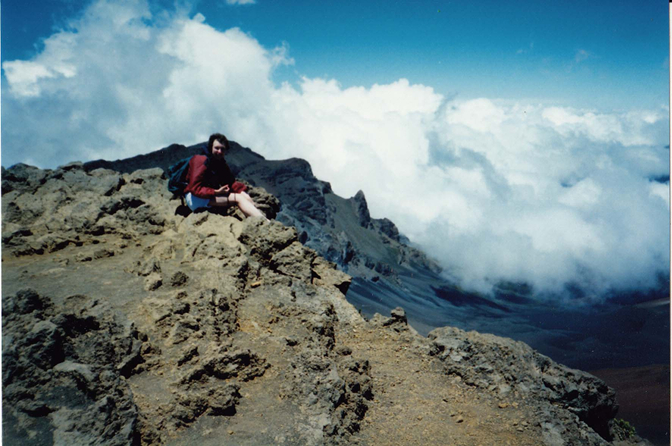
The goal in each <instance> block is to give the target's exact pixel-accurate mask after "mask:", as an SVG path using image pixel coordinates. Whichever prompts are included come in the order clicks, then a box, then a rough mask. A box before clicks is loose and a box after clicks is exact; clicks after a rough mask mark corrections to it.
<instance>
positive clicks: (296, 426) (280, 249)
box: [2, 163, 640, 445]
mask: <svg viewBox="0 0 672 446" xmlns="http://www.w3.org/2000/svg"><path fill="white" fill-rule="evenodd" d="M162 175H163V172H162V170H161V169H150V170H140V171H134V172H132V173H120V172H118V171H112V170H106V169H100V168H99V169H92V170H87V169H85V168H84V166H83V165H82V164H80V163H73V164H70V165H67V166H63V167H61V168H59V169H56V170H53V171H51V170H40V169H36V168H32V167H29V166H25V165H18V166H14V167H12V168H10V169H7V170H5V169H3V172H2V177H3V182H2V192H3V195H2V219H3V233H2V241H3V251H2V258H3V303H2V305H3V313H4V315H5V317H3V321H2V323H3V413H4V416H5V419H4V420H3V424H4V425H5V426H7V427H6V428H5V429H4V430H3V437H4V438H3V440H4V441H5V443H6V444H16V443H18V442H21V443H22V444H69V445H73V444H100V442H101V441H102V442H104V443H106V444H175V445H177V444H194V443H196V442H197V443H199V444H204V445H207V444H222V443H233V444H316V445H317V444H357V443H359V444H413V443H416V444H421V443H422V444H445V443H450V444H462V445H472V444H473V445H476V444H492V443H496V444H521V445H525V444H528V445H536V444H540V441H541V442H543V444H548V445H562V444H567V445H572V444H576V445H579V444H581V445H583V444H594V445H602V444H636V443H637V442H639V441H640V440H638V439H637V438H630V439H626V438H625V437H626V436H627V433H625V432H623V431H622V429H620V428H619V426H617V425H616V424H614V422H613V417H614V415H615V414H616V411H617V403H616V399H615V395H614V392H613V391H612V390H611V389H609V388H608V387H606V385H604V383H603V382H602V381H600V380H599V379H597V378H595V377H593V376H591V375H589V374H587V373H583V372H580V371H577V370H572V369H568V368H566V367H563V366H561V365H558V364H556V363H554V362H553V361H551V360H550V359H549V358H547V357H545V356H543V355H541V354H539V353H537V352H535V351H533V350H532V349H531V348H529V347H528V346H527V345H525V344H523V343H520V342H515V341H512V340H510V339H506V338H499V337H496V336H491V335H481V334H479V333H476V332H464V331H462V330H459V329H456V328H450V327H446V328H441V329H437V330H434V331H433V332H431V333H430V335H429V337H423V336H421V335H419V334H418V333H417V332H416V331H415V330H414V329H413V328H412V327H411V326H410V325H408V321H407V317H406V314H405V312H404V311H403V310H402V309H395V310H394V311H393V312H392V314H391V317H389V318H387V317H383V316H381V315H376V316H374V317H373V318H372V319H371V320H370V321H367V320H366V319H365V318H363V317H362V316H361V315H360V314H359V313H358V312H357V311H356V310H355V308H354V307H353V306H352V305H351V304H349V303H348V302H347V301H346V299H345V293H346V292H348V288H349V286H350V284H351V278H350V277H349V276H348V275H346V274H344V273H342V272H340V271H338V270H337V269H336V268H335V265H334V264H333V263H331V262H329V261H328V260H326V259H324V258H323V257H321V256H320V255H318V253H317V252H316V251H315V250H313V249H311V248H310V247H307V246H305V244H303V243H302V242H301V238H302V237H301V233H300V232H298V231H297V230H295V229H294V228H292V227H288V226H285V225H283V224H282V223H280V222H277V221H272V222H262V221H260V220H256V219H248V220H243V219H242V216H241V215H240V214H239V213H238V212H231V213H229V215H218V214H213V213H196V214H190V215H188V216H187V217H184V216H182V215H180V214H179V213H176V209H177V208H178V205H179V202H178V201H177V200H171V197H170V196H169V193H168V192H167V190H166V188H165V179H164V178H163V176H162ZM251 189H252V190H251V193H252V194H254V196H255V197H258V200H259V201H261V202H264V203H266V204H265V209H266V210H267V212H269V213H272V212H277V208H278V203H277V200H275V198H274V197H273V196H271V195H270V194H268V192H266V191H265V190H264V189H262V188H258V187H252V188H251ZM388 230H389V231H391V229H389V228H388ZM101 439H102V440H101Z"/></svg>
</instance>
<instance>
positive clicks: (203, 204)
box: [184, 192, 210, 211]
mask: <svg viewBox="0 0 672 446" xmlns="http://www.w3.org/2000/svg"><path fill="white" fill-rule="evenodd" d="M184 201H186V202H187V206H189V209H191V210H192V211H196V210H197V209H201V208H209V207H210V199H209V198H201V197H197V196H196V195H192V194H191V192H188V193H187V195H185V196H184Z"/></svg>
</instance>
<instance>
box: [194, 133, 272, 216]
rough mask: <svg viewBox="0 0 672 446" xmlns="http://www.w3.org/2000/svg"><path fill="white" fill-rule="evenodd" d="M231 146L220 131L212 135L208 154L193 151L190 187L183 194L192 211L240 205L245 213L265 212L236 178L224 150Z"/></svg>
mask: <svg viewBox="0 0 672 446" xmlns="http://www.w3.org/2000/svg"><path fill="white" fill-rule="evenodd" d="M228 150H229V140H228V139H226V137H225V136H224V135H222V134H221V133H215V134H213V135H210V139H208V147H207V149H204V152H205V154H203V155H194V156H193V157H192V158H191V160H190V161H189V168H188V170H187V183H188V184H187V187H186V188H185V189H184V198H185V201H186V202H187V206H189V209H191V210H192V211H197V210H202V209H207V208H217V207H218V208H225V207H229V206H234V205H235V206H238V208H239V209H240V210H241V211H242V212H243V214H245V216H246V217H262V218H266V216H265V215H264V214H263V213H262V212H261V211H260V210H259V209H257V206H256V205H255V203H254V201H253V200H252V198H251V197H250V196H249V195H248V194H247V193H245V190H246V189H247V187H246V186H245V185H244V184H243V183H239V182H236V178H235V177H234V176H233V173H231V169H229V165H228V164H226V161H225V160H224V154H225V153H226V152H228Z"/></svg>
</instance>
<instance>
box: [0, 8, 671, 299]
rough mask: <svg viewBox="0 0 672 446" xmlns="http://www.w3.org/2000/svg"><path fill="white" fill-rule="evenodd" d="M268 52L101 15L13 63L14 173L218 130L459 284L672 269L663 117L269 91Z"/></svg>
mask: <svg viewBox="0 0 672 446" xmlns="http://www.w3.org/2000/svg"><path fill="white" fill-rule="evenodd" d="M291 63H293V61H292V59H291V58H290V57H289V50H288V46H287V45H283V46H280V47H278V48H273V49H266V48H264V47H263V46H262V45H260V44H259V42H257V41H256V40H255V39H254V38H253V37H251V36H250V35H248V34H246V33H245V32H243V31H242V30H240V29H237V28H233V29H229V30H226V31H222V30H217V29H215V28H213V27H212V26H210V25H208V24H207V20H206V19H205V17H203V16H202V15H200V14H197V15H196V16H194V17H193V18H192V19H189V18H188V17H186V16H184V15H181V14H178V13H175V14H173V15H172V16H170V15H168V16H165V17H161V18H156V17H152V16H151V14H150V9H149V7H148V5H147V3H145V2H143V1H130V0H129V1H126V2H114V7H112V3H111V2H107V1H104V0H102V1H98V2H96V3H93V4H92V5H91V6H90V7H89V8H88V9H87V10H86V12H85V13H84V14H83V15H82V17H81V19H79V20H77V21H75V22H73V23H71V25H70V28H69V29H67V30H63V31H60V32H57V33H55V34H54V35H53V36H51V37H50V38H49V39H47V40H46V41H45V46H44V50H43V51H42V52H41V53H39V54H38V55H36V56H35V57H34V58H33V59H32V60H29V61H12V62H6V63H4V64H3V69H4V74H5V78H6V80H7V82H6V83H5V85H4V87H3V95H2V101H3V103H2V106H3V120H4V125H3V128H2V132H3V135H2V138H3V142H4V147H3V148H4V151H3V164H4V165H10V164H13V163H15V162H19V161H23V162H29V163H33V164H34V161H35V160H40V162H39V165H41V166H43V167H53V166H55V165H57V164H62V163H65V162H68V161H71V160H73V159H82V160H88V159H96V158H107V159H117V158H122V157H127V156H131V155H135V154H138V153H146V152H149V151H152V150H156V149H158V148H160V147H163V146H166V145H168V144H170V143H173V142H178V143H182V144H191V143H196V142H200V141H203V140H205V139H206V138H207V136H208V135H209V134H210V133H212V132H213V131H223V132H224V133H226V134H227V135H229V136H230V137H231V138H232V139H234V140H236V141H238V142H240V143H241V144H243V145H246V146H249V147H251V148H252V149H254V150H255V151H258V152H260V153H261V154H262V155H264V156H265V157H267V158H270V159H281V158H287V157H302V158H305V159H307V160H308V161H309V162H310V163H311V164H312V166H313V169H314V172H315V174H316V176H318V177H319V178H321V179H324V180H327V181H330V182H331V183H332V186H333V188H334V190H335V192H336V193H338V194H340V195H343V196H352V195H354V194H355V193H356V192H357V190H360V189H361V190H364V191H365V193H366V195H367V199H368V202H369V205H370V208H371V213H372V215H373V216H374V217H388V218H390V219H392V220H393V221H395V222H396V223H397V224H398V226H399V228H400V230H401V231H402V232H404V233H405V234H407V235H408V236H409V237H410V238H411V239H412V240H413V241H414V242H416V243H418V244H419V245H420V246H421V247H422V248H423V249H425V250H426V251H427V252H429V253H430V254H431V255H432V256H434V257H436V258H437V259H439V260H440V261H441V263H442V264H443V265H444V266H445V268H446V272H447V274H449V275H452V276H454V277H456V278H458V279H460V280H461V281H462V282H463V284H464V285H465V286H470V287H473V288H477V289H481V290H488V289H489V287H490V286H491V285H492V284H493V283H496V282H497V281H498V280H511V281H526V282H529V283H531V284H533V285H534V286H535V287H536V289H537V290H538V291H542V292H543V291H547V292H562V290H563V289H564V288H565V287H566V286H567V284H572V285H578V286H580V287H583V288H584V289H585V290H588V291H589V292H591V293H595V294H600V293H602V292H605V291H608V290H609V289H610V288H619V289H628V288H637V287H646V286H653V285H654V284H655V280H656V274H657V273H658V272H661V271H662V272H664V271H667V270H668V265H669V251H668V249H667V246H668V241H669V193H668V185H667V184H662V183H659V182H655V181H651V179H654V178H660V177H664V176H665V175H669V169H668V165H669V163H668V159H669V151H668V150H667V149H665V148H664V147H663V145H664V144H665V142H666V139H667V132H668V124H667V116H668V115H669V110H667V109H662V108H661V109H659V110H649V111H630V112H623V113H601V112H598V111H595V110H577V109H572V108H568V107H554V106H547V105H544V104H528V103H510V102H508V103H505V102H501V101H496V100H491V99H485V98H480V99H474V100H468V101H461V102H456V101H448V100H447V99H446V98H445V97H443V96H442V95H441V94H438V93H437V92H435V91H434V90H433V89H432V88H431V87H428V86H424V85H415V84H411V83H410V82H409V81H408V80H405V79H400V80H398V81H396V82H393V83H390V84H387V85H374V86H372V87H370V88H364V87H350V88H343V87H342V86H341V85H340V84H339V83H338V82H337V80H334V79H320V78H315V79H311V78H303V79H301V80H300V82H299V87H298V88H295V87H293V86H291V85H289V84H282V85H276V84H275V83H274V82H273V73H274V70H275V69H276V68H277V67H278V66H279V65H282V64H291Z"/></svg>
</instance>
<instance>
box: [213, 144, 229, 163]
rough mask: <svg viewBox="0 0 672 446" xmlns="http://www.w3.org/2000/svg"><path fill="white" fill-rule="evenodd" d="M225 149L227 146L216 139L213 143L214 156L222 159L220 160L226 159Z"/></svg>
mask: <svg viewBox="0 0 672 446" xmlns="http://www.w3.org/2000/svg"><path fill="white" fill-rule="evenodd" d="M225 150H226V148H225V146H224V144H222V143H221V142H219V141H215V142H214V143H213V144H212V156H213V157H215V158H217V159H220V160H223V159H224V151H225Z"/></svg>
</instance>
